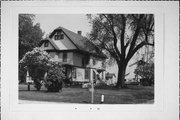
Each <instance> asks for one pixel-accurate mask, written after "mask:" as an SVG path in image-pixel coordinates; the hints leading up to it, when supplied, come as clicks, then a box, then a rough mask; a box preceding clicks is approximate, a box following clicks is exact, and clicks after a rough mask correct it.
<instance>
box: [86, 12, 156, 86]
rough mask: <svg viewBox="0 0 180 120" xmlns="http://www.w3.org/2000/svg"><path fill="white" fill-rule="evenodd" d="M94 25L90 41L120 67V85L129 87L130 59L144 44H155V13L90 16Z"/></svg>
mask: <svg viewBox="0 0 180 120" xmlns="http://www.w3.org/2000/svg"><path fill="white" fill-rule="evenodd" d="M88 18H89V19H90V23H91V24H92V31H91V33H90V34H89V38H90V40H91V41H92V42H93V43H94V44H96V45H97V46H98V47H99V48H100V49H101V50H102V51H103V52H105V53H106V54H108V55H109V58H110V59H111V60H112V59H113V60H115V61H116V63H117V66H118V81H117V85H116V86H117V87H118V88H120V87H121V88H123V87H125V79H124V77H125V71H126V67H127V64H128V62H129V61H130V59H131V58H132V57H133V56H134V55H135V53H136V52H137V51H138V50H139V49H141V48H142V47H143V46H147V45H151V46H154V15H153V14H97V15H88Z"/></svg>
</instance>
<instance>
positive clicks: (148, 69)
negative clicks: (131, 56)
mask: <svg viewBox="0 0 180 120" xmlns="http://www.w3.org/2000/svg"><path fill="white" fill-rule="evenodd" d="M134 73H135V74H136V75H139V76H141V77H142V79H141V83H142V85H151V84H153V82H154V63H151V64H149V63H146V64H143V65H141V64H140V65H138V66H137V68H136V69H135V71H134Z"/></svg>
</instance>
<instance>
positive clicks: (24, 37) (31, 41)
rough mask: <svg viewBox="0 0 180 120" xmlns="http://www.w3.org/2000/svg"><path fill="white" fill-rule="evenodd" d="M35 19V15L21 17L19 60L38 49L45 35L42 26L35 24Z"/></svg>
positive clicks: (22, 15)
mask: <svg viewBox="0 0 180 120" xmlns="http://www.w3.org/2000/svg"><path fill="white" fill-rule="evenodd" d="M34 18H35V15H33V14H20V15H19V60H20V59H21V58H22V57H23V56H24V54H25V53H26V52H28V51H31V50H33V48H35V47H37V46H38V43H39V41H40V40H41V39H42V37H43V35H44V32H43V31H42V30H41V28H40V24H39V23H36V24H34Z"/></svg>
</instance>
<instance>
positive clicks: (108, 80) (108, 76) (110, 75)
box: [106, 73, 117, 85]
mask: <svg viewBox="0 0 180 120" xmlns="http://www.w3.org/2000/svg"><path fill="white" fill-rule="evenodd" d="M106 83H107V85H112V84H116V83H117V78H116V75H115V74H114V73H107V74H106Z"/></svg>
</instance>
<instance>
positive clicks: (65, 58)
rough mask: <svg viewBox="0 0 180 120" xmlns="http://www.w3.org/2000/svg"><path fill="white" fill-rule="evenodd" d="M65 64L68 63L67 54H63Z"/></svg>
mask: <svg viewBox="0 0 180 120" xmlns="http://www.w3.org/2000/svg"><path fill="white" fill-rule="evenodd" d="M63 62H67V53H63Z"/></svg>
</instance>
